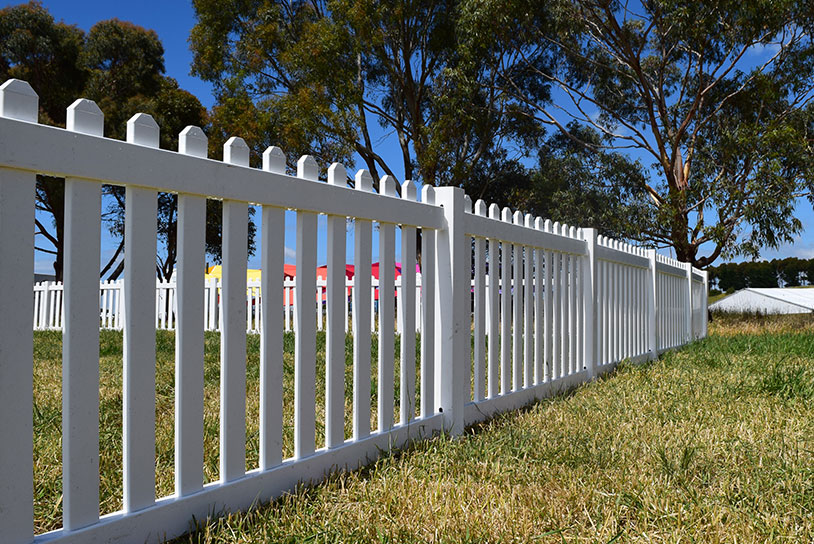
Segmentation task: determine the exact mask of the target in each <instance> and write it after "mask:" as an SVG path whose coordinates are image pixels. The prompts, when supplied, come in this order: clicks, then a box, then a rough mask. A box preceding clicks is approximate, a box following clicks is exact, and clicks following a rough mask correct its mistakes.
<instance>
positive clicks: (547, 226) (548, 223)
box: [543, 219, 551, 232]
mask: <svg viewBox="0 0 814 544" xmlns="http://www.w3.org/2000/svg"><path fill="white" fill-rule="evenodd" d="M543 231H545V232H551V219H546V220H545V222H544V223H543Z"/></svg>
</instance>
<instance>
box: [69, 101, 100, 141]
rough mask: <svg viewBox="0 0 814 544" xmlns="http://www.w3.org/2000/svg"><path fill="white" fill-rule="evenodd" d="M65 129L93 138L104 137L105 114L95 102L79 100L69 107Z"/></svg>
mask: <svg viewBox="0 0 814 544" xmlns="http://www.w3.org/2000/svg"><path fill="white" fill-rule="evenodd" d="M65 128H66V129H68V130H70V131H71V132H80V133H82V134H89V135H91V136H102V135H103V134H104V129H105V114H103V113H102V110H100V109H99V106H97V105H96V102H94V101H93V100H88V99H87V98H78V99H76V100H74V103H73V104H71V105H70V106H68V116H67V118H66V122H65Z"/></svg>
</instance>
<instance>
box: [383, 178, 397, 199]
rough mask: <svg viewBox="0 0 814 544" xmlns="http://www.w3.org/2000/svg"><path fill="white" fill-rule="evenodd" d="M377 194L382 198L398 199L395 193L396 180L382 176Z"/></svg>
mask: <svg viewBox="0 0 814 544" xmlns="http://www.w3.org/2000/svg"><path fill="white" fill-rule="evenodd" d="M379 193H380V194H382V195H384V196H392V197H398V196H399V195H398V193H397V192H396V178H394V177H393V176H382V179H380V180H379Z"/></svg>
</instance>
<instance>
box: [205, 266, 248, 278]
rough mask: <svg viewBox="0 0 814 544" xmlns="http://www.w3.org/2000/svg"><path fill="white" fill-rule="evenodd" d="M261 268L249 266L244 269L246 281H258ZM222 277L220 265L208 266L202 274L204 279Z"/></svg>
mask: <svg viewBox="0 0 814 544" xmlns="http://www.w3.org/2000/svg"><path fill="white" fill-rule="evenodd" d="M260 273H261V270H258V269H256V268H249V269H248V270H246V281H260ZM211 278H217V279H222V278H223V267H222V266H221V265H219V264H218V265H215V266H210V267H209V269H208V270H207V271H206V274H205V275H204V279H207V280H208V279H211Z"/></svg>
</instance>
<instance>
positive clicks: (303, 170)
mask: <svg viewBox="0 0 814 544" xmlns="http://www.w3.org/2000/svg"><path fill="white" fill-rule="evenodd" d="M297 177H298V178H302V179H308V180H311V181H318V180H319V165H318V164H317V160H316V159H315V158H314V157H313V156H311V155H303V156H302V157H300V159H299V160H298V161H297Z"/></svg>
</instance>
